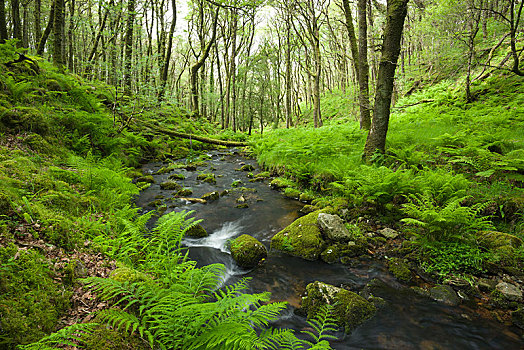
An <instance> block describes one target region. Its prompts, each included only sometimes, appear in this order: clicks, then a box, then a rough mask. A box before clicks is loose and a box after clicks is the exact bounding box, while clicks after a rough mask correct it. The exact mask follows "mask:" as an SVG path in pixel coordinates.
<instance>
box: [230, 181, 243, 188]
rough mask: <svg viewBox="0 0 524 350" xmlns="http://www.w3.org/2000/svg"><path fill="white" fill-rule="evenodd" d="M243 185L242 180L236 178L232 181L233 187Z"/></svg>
mask: <svg viewBox="0 0 524 350" xmlns="http://www.w3.org/2000/svg"><path fill="white" fill-rule="evenodd" d="M241 185H242V181H240V180H235V181H233V182H232V183H231V187H238V186H241Z"/></svg>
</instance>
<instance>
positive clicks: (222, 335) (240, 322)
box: [24, 210, 335, 350]
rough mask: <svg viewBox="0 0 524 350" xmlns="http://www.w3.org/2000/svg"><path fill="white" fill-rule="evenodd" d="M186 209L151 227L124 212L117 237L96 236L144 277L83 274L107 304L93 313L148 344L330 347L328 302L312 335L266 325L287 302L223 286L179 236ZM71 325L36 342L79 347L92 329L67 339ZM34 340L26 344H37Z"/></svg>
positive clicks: (221, 270)
mask: <svg viewBox="0 0 524 350" xmlns="http://www.w3.org/2000/svg"><path fill="white" fill-rule="evenodd" d="M131 213H132V210H131ZM189 215H190V213H188V212H180V213H176V212H171V213H168V214H166V215H164V216H162V217H161V218H160V219H159V220H158V222H157V224H156V226H155V228H154V229H153V230H151V231H147V230H146V229H145V224H146V222H147V221H148V220H149V219H150V218H151V216H152V214H146V215H143V216H140V217H136V218H134V217H133V215H131V216H130V217H129V218H128V219H125V218H124V217H123V216H121V217H120V218H119V221H120V224H119V225H117V226H119V227H115V229H117V230H115V231H116V232H117V234H116V236H115V237H105V239H102V238H100V239H98V240H97V243H98V244H99V245H101V246H102V247H103V248H104V249H105V250H106V252H108V253H109V254H111V255H112V257H113V258H116V259H118V260H120V261H122V262H125V263H126V264H127V266H128V267H129V268H130V269H131V268H132V269H135V270H138V271H140V272H141V276H142V277H143V278H141V279H140V280H139V281H128V280H121V279H120V278H116V276H115V278H100V277H89V278H87V279H85V280H84V282H85V283H86V285H87V286H88V287H89V288H91V289H92V290H93V291H94V292H95V293H96V294H97V296H98V297H99V298H101V299H102V300H105V301H108V302H109V304H111V305H112V307H111V308H109V309H106V310H103V311H100V312H99V313H98V315H97V320H98V321H99V322H101V323H105V324H107V325H109V326H111V327H113V328H114V329H116V330H118V331H121V332H126V333H131V334H137V335H138V336H140V337H141V338H142V339H144V340H145V341H146V342H147V343H148V344H149V346H151V348H159V349H217V350H218V349H242V350H244V349H308V348H311V349H331V347H330V345H329V342H328V341H327V340H328V339H332V338H333V337H332V336H331V335H329V334H327V333H328V332H332V331H334V330H335V325H334V323H333V319H332V318H331V316H330V314H331V312H330V310H329V309H323V311H322V312H320V313H319V315H318V316H317V318H315V319H313V320H310V321H309V322H310V325H311V327H312V329H313V331H307V332H305V333H306V334H307V335H309V336H311V337H312V341H308V340H301V339H299V338H297V337H296V336H295V334H294V332H293V331H292V330H287V329H271V328H269V329H268V326H269V325H270V323H271V322H273V321H276V320H277V319H278V318H279V315H280V312H281V311H282V310H283V309H285V308H286V303H283V302H273V303H269V301H270V294H269V293H267V292H266V293H258V294H248V293H246V292H245V291H246V289H247V281H248V279H241V280H240V281H238V282H236V283H234V284H232V285H226V286H223V284H224V278H223V276H224V274H225V267H224V265H222V264H212V265H208V266H204V267H196V263H195V262H194V261H191V260H189V259H188V257H187V252H185V250H184V249H183V247H182V246H181V243H180V242H181V239H182V237H183V236H184V234H185V232H186V231H187V230H188V229H189V228H190V227H192V226H193V225H195V224H196V223H197V222H196V221H194V220H193V219H191V218H188V216H189ZM75 327H77V326H73V328H71V329H64V330H62V331H60V332H61V333H60V332H59V333H56V334H53V335H51V336H50V337H48V338H45V339H43V340H41V344H40V343H39V344H40V345H45V346H48V347H50V346H53V345H55V344H56V345H59V344H66V345H67V344H69V342H70V341H73V342H75V343H76V344H77V346H80V345H81V344H82V341H83V338H82V337H83V336H89V334H88V333H89V332H88V331H87V330H89V329H91V328H89V327H90V326H85V327H86V328H85V329H86V331H85V332H83V333H82V334H81V335H82V337H77V338H71V334H77V333H78V332H77V330H78V329H80V328H81V327H82V326H78V327H80V328H75ZM60 339H62V340H63V342H62V343H61V342H60ZM70 339H72V340H70ZM32 346H35V347H28V348H27V349H35V348H38V347H37V346H39V345H38V344H34V345H32ZM24 349H25V348H24Z"/></svg>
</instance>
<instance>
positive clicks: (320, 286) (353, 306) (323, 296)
mask: <svg viewBox="0 0 524 350" xmlns="http://www.w3.org/2000/svg"><path fill="white" fill-rule="evenodd" d="M324 304H330V305H333V316H334V318H335V320H336V323H337V324H338V325H339V326H341V327H344V329H345V330H346V332H347V333H350V332H351V331H352V330H353V329H355V328H356V327H357V326H358V325H360V324H362V323H363V322H364V321H365V320H367V319H369V318H371V317H372V316H373V315H374V314H375V313H376V308H375V305H373V303H371V302H369V301H367V300H366V299H364V298H363V297H361V296H360V295H358V294H356V293H353V292H351V291H349V290H345V289H342V288H338V287H335V286H332V285H329V284H326V283H322V282H318V281H316V282H313V283H310V284H308V285H307V287H306V296H305V297H303V298H302V304H301V306H302V308H303V309H304V310H305V312H306V313H307V317H308V319H310V318H313V317H315V315H316V314H317V312H318V311H319V309H320V307H321V306H322V305H324Z"/></svg>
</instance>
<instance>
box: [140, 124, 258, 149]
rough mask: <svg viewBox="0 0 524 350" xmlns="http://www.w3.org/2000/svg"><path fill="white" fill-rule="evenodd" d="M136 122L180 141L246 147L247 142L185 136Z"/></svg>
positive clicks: (181, 133)
mask: <svg viewBox="0 0 524 350" xmlns="http://www.w3.org/2000/svg"><path fill="white" fill-rule="evenodd" d="M137 122H138V123H140V124H142V125H143V126H145V127H148V128H150V129H152V130H155V131H157V132H160V133H163V134H166V135H169V136H173V137H179V138H182V139H188V140H196V141H200V142H204V143H210V144H213V145H219V146H226V147H244V146H247V145H248V144H247V142H241V141H225V140H217V139H211V138H209V137H204V136H199V135H194V134H186V133H183V132H178V131H175V130H172V129H168V128H164V127H161V126H158V125H154V124H151V123H148V122H145V121H142V120H140V121H138V120H137Z"/></svg>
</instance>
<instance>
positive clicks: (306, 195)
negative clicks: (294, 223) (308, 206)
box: [299, 192, 315, 203]
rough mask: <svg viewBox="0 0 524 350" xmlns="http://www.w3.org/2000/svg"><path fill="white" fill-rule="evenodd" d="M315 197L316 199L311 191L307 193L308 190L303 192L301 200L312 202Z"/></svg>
mask: <svg viewBox="0 0 524 350" xmlns="http://www.w3.org/2000/svg"><path fill="white" fill-rule="evenodd" d="M314 199H315V196H314V195H312V194H311V193H306V192H304V193H301V194H300V197H299V200H300V201H301V202H304V203H311V202H312V201H313V200H314Z"/></svg>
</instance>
